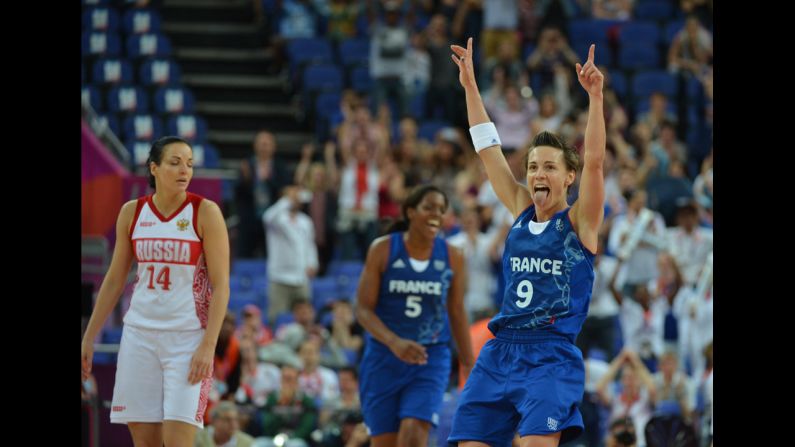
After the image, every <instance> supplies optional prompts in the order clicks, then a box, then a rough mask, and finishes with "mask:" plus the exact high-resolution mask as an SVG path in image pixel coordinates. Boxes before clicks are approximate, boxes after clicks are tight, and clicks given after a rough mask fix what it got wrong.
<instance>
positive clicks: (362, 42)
mask: <svg viewBox="0 0 795 447" xmlns="http://www.w3.org/2000/svg"><path fill="white" fill-rule="evenodd" d="M339 55H340V62H342V65H343V66H344V67H351V66H356V65H366V64H367V63H369V60H370V40H369V39H360V38H351V39H345V40H342V41H341V42H340V44H339Z"/></svg>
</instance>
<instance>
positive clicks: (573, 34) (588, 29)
mask: <svg viewBox="0 0 795 447" xmlns="http://www.w3.org/2000/svg"><path fill="white" fill-rule="evenodd" d="M608 28H609V26H606V22H605V21H602V20H595V19H576V20H572V21H571V22H569V39H570V40H571V41H572V42H575V41H578V42H594V41H604V40H606V39H607V29H608Z"/></svg>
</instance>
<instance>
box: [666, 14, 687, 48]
mask: <svg viewBox="0 0 795 447" xmlns="http://www.w3.org/2000/svg"><path fill="white" fill-rule="evenodd" d="M684 27H685V21H684V19H677V20H672V21H670V22H668V24H666V25H665V31H663V40H664V42H665V45H667V46H670V45H671V42H673V40H674V37H676V33H678V32H679V31H681V30H682V29H684Z"/></svg>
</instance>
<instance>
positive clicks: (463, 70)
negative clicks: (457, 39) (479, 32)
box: [450, 37, 477, 89]
mask: <svg viewBox="0 0 795 447" xmlns="http://www.w3.org/2000/svg"><path fill="white" fill-rule="evenodd" d="M450 49H451V50H453V53H455V54H454V55H453V54H451V55H450V57H451V58H452V59H453V63H455V64H456V65H457V66H458V81H459V82H461V86H462V87H464V88H465V89H466V88H468V87H477V84H476V83H475V67H474V65H473V63H472V38H471V37H470V38H469V39H467V47H466V48H463V47H460V46H458V45H450Z"/></svg>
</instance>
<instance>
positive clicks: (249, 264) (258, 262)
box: [232, 258, 268, 281]
mask: <svg viewBox="0 0 795 447" xmlns="http://www.w3.org/2000/svg"><path fill="white" fill-rule="evenodd" d="M267 274H268V260H267V259H264V258H262V259H258V258H254V259H236V260H235V262H234V263H233V264H232V275H235V276H248V277H250V278H251V279H252V281H253V280H254V279H255V278H259V277H265V276H266V275H267Z"/></svg>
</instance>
